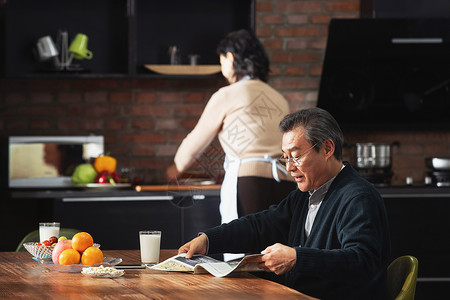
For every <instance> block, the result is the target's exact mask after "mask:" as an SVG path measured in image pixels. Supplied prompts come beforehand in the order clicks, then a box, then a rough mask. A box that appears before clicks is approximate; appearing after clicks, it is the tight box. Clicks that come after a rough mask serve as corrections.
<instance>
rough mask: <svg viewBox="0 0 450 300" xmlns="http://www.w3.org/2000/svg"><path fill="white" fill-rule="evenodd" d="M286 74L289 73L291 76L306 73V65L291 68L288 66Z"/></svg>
mask: <svg viewBox="0 0 450 300" xmlns="http://www.w3.org/2000/svg"><path fill="white" fill-rule="evenodd" d="M284 74H286V75H289V76H299V75H305V74H306V70H305V67H290V68H286V71H284Z"/></svg>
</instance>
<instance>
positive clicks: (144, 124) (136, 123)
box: [131, 119, 153, 129]
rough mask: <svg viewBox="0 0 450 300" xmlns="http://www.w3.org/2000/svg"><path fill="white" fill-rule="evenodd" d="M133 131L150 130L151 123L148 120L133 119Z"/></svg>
mask: <svg viewBox="0 0 450 300" xmlns="http://www.w3.org/2000/svg"><path fill="white" fill-rule="evenodd" d="M131 127H132V128H133V129H152V128H153V121H152V120H150V119H134V120H132V121H131Z"/></svg>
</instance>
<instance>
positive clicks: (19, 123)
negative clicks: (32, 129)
mask: <svg viewBox="0 0 450 300" xmlns="http://www.w3.org/2000/svg"><path fill="white" fill-rule="evenodd" d="M27 128H28V121H27V120H25V119H16V120H8V122H7V123H6V129H8V130H23V129H27Z"/></svg>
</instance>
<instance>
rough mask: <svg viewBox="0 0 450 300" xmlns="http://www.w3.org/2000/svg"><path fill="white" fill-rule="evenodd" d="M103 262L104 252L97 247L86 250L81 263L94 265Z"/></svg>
mask: <svg viewBox="0 0 450 300" xmlns="http://www.w3.org/2000/svg"><path fill="white" fill-rule="evenodd" d="M102 261H103V252H102V250H100V249H98V248H97V247H94V246H92V247H89V248H87V249H86V250H84V252H83V254H82V255H81V263H82V264H83V265H87V266H90V265H93V264H99V263H101V262H102Z"/></svg>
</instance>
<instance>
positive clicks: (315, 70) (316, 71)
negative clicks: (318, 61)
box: [309, 65, 322, 76]
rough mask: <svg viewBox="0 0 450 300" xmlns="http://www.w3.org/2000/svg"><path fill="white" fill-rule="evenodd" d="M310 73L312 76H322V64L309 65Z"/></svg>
mask: <svg viewBox="0 0 450 300" xmlns="http://www.w3.org/2000/svg"><path fill="white" fill-rule="evenodd" d="M309 75H311V76H321V75H322V65H314V66H310V67H309Z"/></svg>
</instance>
